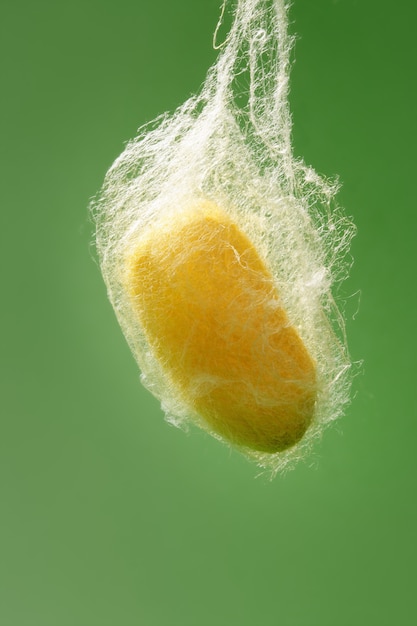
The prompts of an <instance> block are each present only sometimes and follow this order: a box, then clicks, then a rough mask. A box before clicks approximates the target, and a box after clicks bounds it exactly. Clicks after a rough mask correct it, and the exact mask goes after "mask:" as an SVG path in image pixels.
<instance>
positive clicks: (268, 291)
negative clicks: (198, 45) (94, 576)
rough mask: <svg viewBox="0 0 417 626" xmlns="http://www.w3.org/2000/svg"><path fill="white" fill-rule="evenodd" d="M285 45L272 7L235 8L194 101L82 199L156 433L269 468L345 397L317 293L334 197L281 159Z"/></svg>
mask: <svg viewBox="0 0 417 626" xmlns="http://www.w3.org/2000/svg"><path fill="white" fill-rule="evenodd" d="M291 44H292V41H291V39H290V38H289V37H288V34H287V9H286V6H285V3H284V2H283V1H281V0H238V2H237V4H236V6H235V13H234V22H233V25H232V28H231V31H230V33H229V35H228V37H227V39H226V41H225V42H224V44H223V45H222V46H221V47H220V53H219V56H218V60H217V62H216V64H215V65H214V66H213V67H212V68H211V69H210V70H209V72H208V75H207V78H206V81H205V83H204V85H203V87H202V90H201V92H200V93H199V94H198V95H197V96H195V97H192V98H191V99H189V100H188V101H187V102H185V104H184V105H182V106H181V107H180V108H179V109H178V110H177V111H175V112H174V114H172V115H171V116H169V115H166V116H162V117H161V118H159V119H158V120H156V121H155V122H154V123H153V124H151V125H148V126H146V127H145V128H142V129H140V130H139V134H138V136H137V137H136V138H135V139H134V140H132V141H131V142H130V143H129V144H128V145H127V147H126V149H125V151H124V152H123V153H122V154H121V156H120V157H119V158H118V159H117V160H116V162H115V163H114V164H113V166H112V167H111V168H110V170H109V172H108V173H107V176H106V179H105V181H104V185H103V188H102V190H101V192H100V194H99V195H98V197H97V198H96V200H95V201H94V203H93V210H94V215H95V219H96V224H97V231H96V242H97V250H98V253H99V258H100V264H101V269H102V272H103V276H104V279H105V281H106V284H107V287H108V293H109V297H110V300H111V302H112V304H113V306H114V308H115V311H116V314H117V316H118V319H119V321H120V324H121V327H122V329H123V331H124V333H125V336H126V338H127V340H128V342H129V344H130V347H131V349H132V351H133V354H134V355H135V357H136V359H137V361H138V364H139V366H140V369H141V371H142V381H143V383H144V385H145V386H146V387H148V389H149V390H150V391H151V392H152V393H153V394H154V395H155V396H157V397H158V398H159V399H160V400H161V403H162V407H163V409H164V411H165V413H166V416H167V418H168V419H169V420H170V421H171V422H173V423H175V424H176V425H187V424H188V423H190V422H191V423H196V424H198V425H199V426H201V427H202V428H204V429H206V430H208V431H209V432H211V433H212V434H213V435H214V436H216V437H217V438H219V439H222V440H223V441H225V442H228V443H231V444H233V445H235V446H237V447H239V449H240V450H241V451H242V452H244V453H245V454H247V455H248V456H249V457H251V458H253V459H255V460H256V462H257V463H258V464H259V465H260V466H262V467H267V468H270V469H271V470H272V471H273V472H275V471H277V470H279V469H283V468H284V467H286V466H287V465H288V463H290V462H292V461H294V460H295V459H297V458H298V457H299V456H300V455H301V454H303V452H304V451H305V449H306V447H308V446H309V444H310V443H311V441H312V440H313V439H314V438H315V437H317V436H318V435H319V434H320V433H321V431H322V430H323V427H324V426H325V425H326V424H328V423H329V422H331V421H332V420H334V419H335V418H337V417H338V416H339V415H340V414H341V413H342V411H343V407H344V405H345V404H346V402H347V401H348V397H349V385H350V377H349V374H348V372H349V368H350V362H349V357H348V353H347V348H346V344H345V340H344V330H343V320H342V319H341V316H340V315H339V313H338V311H337V309H336V307H335V305H334V302H333V297H332V285H333V284H334V282H335V281H336V280H340V279H341V278H342V277H343V276H344V274H345V273H346V268H345V263H344V256H345V253H346V251H347V250H348V247H349V243H350V239H351V236H352V233H353V227H352V225H351V224H350V223H349V221H348V220H346V219H345V218H344V216H343V214H342V212H341V211H340V209H339V208H338V207H337V205H336V204H335V203H334V200H333V196H334V194H335V192H336V185H334V184H332V183H330V182H328V181H326V180H325V179H323V178H322V177H319V176H318V175H317V174H316V173H315V172H314V171H313V170H312V169H311V168H309V167H307V166H305V165H304V164H303V163H302V162H301V161H300V160H297V159H295V158H294V157H293V155H292V150H291V144H290V131H291V119H290V114H289V109H288V101H287V96H288V78H289V53H290V49H291ZM242 84H244V85H245V86H246V87H245V93H244V98H243V102H242V98H241V96H242V92H241V85H242Z"/></svg>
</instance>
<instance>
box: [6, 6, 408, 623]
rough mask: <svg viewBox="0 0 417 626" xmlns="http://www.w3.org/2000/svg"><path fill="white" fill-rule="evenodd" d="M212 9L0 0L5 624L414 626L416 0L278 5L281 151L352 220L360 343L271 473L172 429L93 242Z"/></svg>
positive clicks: (202, 55)
mask: <svg viewBox="0 0 417 626" xmlns="http://www.w3.org/2000/svg"><path fill="white" fill-rule="evenodd" d="M219 4H220V0H160V1H158V2H156V1H155V2H151V0H146V1H145V0H135V1H133V0H132V1H131V0H118V1H117V2H116V1H115V0H114V1H112V2H109V1H107V0H101V1H100V2H99V1H98V0H92V1H88V0H85V1H83V2H80V1H78V0H77V1H74V2H65V3H63V2H59V1H56V2H52V1H51V2H45V0H39V1H36V2H31V1H29V0H23V1H22V2H12V1H11V0H3V1H2V2H1V3H0V47H1V55H0V59H1V61H0V63H1V65H2V69H1V83H2V85H1V86H2V92H1V101H0V106H1V109H2V111H1V116H0V123H1V178H2V184H1V229H0V236H1V247H0V252H1V255H2V259H1V270H2V307H1V317H2V324H1V329H2V332H1V334H2V339H1V352H0V353H1V368H2V372H1V379H0V380H1V421H0V431H1V432H0V498H1V503H0V505H1V509H0V624H1V626H137V625H140V626H142V625H143V626H313V625H317V626H348V625H349V626H350V625H352V626H356V625H364V626H365V625H366V626H371V625H378V626H391V625H392V626H394V625H395V626H404V625H412V624H415V623H417V607H416V602H417V601H416V599H415V593H416V592H415V589H416V557H417V555H416V527H417V520H416V517H417V515H416V513H417V505H416V475H417V472H416V437H417V426H416V417H417V415H416V414H417V410H416V383H415V374H416V356H415V355H416V332H415V320H416V309H415V305H416V278H415V273H416V265H415V240H416V225H417V221H416V215H417V212H416V199H415V198H416V194H415V189H414V180H415V176H416V174H415V166H416V150H415V145H416V139H417V136H416V114H415V106H416V102H415V101H416V80H415V67H416V55H415V23H416V19H417V9H416V8H415V7H416V5H415V3H414V2H411V1H408V2H399V3H397V4H395V3H392V2H387V1H383V0H379V1H377V0H370V1H366V0H365V1H362V2H361V1H359V0H357V1H355V0H339V1H336V0H294V2H293V7H292V10H291V20H292V22H293V25H292V30H293V32H297V33H298V41H297V44H296V50H295V64H294V67H293V73H292V82H291V108H292V112H293V120H294V146H295V153H296V154H297V155H300V156H303V157H304V158H305V160H306V161H307V163H309V164H311V165H313V167H314V168H315V169H316V170H317V171H319V172H321V173H324V174H326V175H335V174H338V175H339V176H340V179H341V182H342V183H343V189H342V191H341V193H340V196H339V198H340V202H341V204H342V205H343V206H345V208H346V212H347V213H348V214H350V215H352V216H353V217H354V220H355V222H356V224H357V226H358V235H357V237H356V239H355V241H354V245H353V255H354V258H355V263H354V266H353V268H352V272H351V278H350V279H349V281H348V282H347V283H346V284H345V285H344V288H343V294H344V296H346V308H347V315H348V322H347V326H348V336H349V340H350V348H351V352H352V356H353V358H354V360H360V359H363V360H364V365H363V368H362V372H361V375H360V376H358V377H357V379H356V381H355V385H354V394H355V397H354V399H353V402H352V404H351V406H350V407H349V408H348V410H347V414H346V417H344V418H343V419H342V420H340V421H339V422H338V423H337V424H335V425H334V426H333V427H332V428H331V429H330V430H328V431H327V433H326V434H325V436H324V438H323V441H322V442H321V443H319V444H318V445H317V446H316V448H315V451H314V454H313V455H312V456H311V457H309V458H308V459H307V461H306V462H303V463H301V464H300V465H298V466H297V467H296V469H295V470H294V471H292V472H290V473H288V474H287V475H285V476H283V477H282V476H278V477H277V478H276V479H275V480H274V481H273V482H268V481H267V480H266V479H264V478H256V476H257V473H258V472H257V468H256V467H255V466H253V465H251V464H250V463H248V462H247V461H246V460H245V459H244V458H243V457H241V456H240V455H239V454H237V453H235V452H230V451H229V450H228V449H227V448H226V447H224V446H221V445H220V444H219V443H217V442H216V441H215V440H213V439H211V438H210V437H208V436H206V435H205V434H204V433H201V432H199V431H198V432H197V431H194V432H192V433H191V435H189V436H187V435H185V434H184V433H183V432H182V431H180V430H177V429H175V428H173V427H171V426H169V425H168V424H166V423H165V422H164V420H163V416H162V412H161V410H160V408H159V405H158V402H157V401H156V400H154V399H153V398H152V397H151V396H150V395H149V394H148V393H147V392H146V391H145V390H144V389H143V388H142V387H141V385H140V383H139V373H138V371H137V367H136V364H135V362H134V360H133V358H132V356H131V354H130V352H129V350H128V348H127V345H126V343H125V341H124V338H123V336H122V334H121V331H120V329H119V327H118V325H117V322H116V320H115V317H114V314H113V312H112V309H111V307H110V305H109V303H108V301H107V298H106V292H105V288H104V285H103V282H102V279H101V276H100V273H99V270H98V268H97V265H96V264H95V262H94V260H93V257H94V253H93V251H92V246H91V241H92V230H93V228H92V225H91V223H90V222H89V219H88V214H87V205H88V203H89V199H90V198H91V197H92V196H93V194H94V193H95V192H96V191H97V190H98V189H99V187H100V185H101V182H102V179H103V177H104V174H105V172H106V170H107V168H108V167H109V166H110V164H111V163H112V161H113V160H114V159H115V157H116V156H117V155H118V154H119V153H120V152H121V150H122V149H123V145H124V142H125V141H126V140H128V139H129V138H130V137H132V136H134V134H135V131H136V129H137V127H138V126H139V125H140V124H142V123H144V122H145V121H147V120H150V119H152V118H153V117H155V116H156V115H157V114H159V113H161V112H163V111H165V110H172V109H174V108H175V107H176V106H177V105H179V104H180V103H181V102H182V101H183V100H184V99H185V98H186V97H188V96H189V95H190V94H191V93H193V92H196V91H197V90H198V88H199V86H200V84H201V82H202V81H203V79H204V76H205V73H206V70H207V68H208V67H209V65H210V64H211V63H212V62H213V61H214V59H215V52H214V51H213V50H212V47H211V37H212V32H213V30H214V27H215V24H216V21H217V18H218V15H219ZM359 290H360V296H359V295H358V292H359Z"/></svg>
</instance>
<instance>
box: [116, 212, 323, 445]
mask: <svg viewBox="0 0 417 626" xmlns="http://www.w3.org/2000/svg"><path fill="white" fill-rule="evenodd" d="M126 288H127V290H128V292H129V294H130V296H131V298H132V299H133V304H134V309H135V311H136V313H137V315H138V318H139V320H140V323H141V325H142V327H143V329H144V332H145V335H146V338H147V340H148V342H149V345H150V346H151V349H152V351H153V353H154V356H155V357H156V359H157V360H158V362H159V363H160V364H161V366H162V368H163V370H164V373H165V375H166V376H167V377H168V378H169V379H170V381H171V384H172V385H173V386H174V387H176V388H177V390H178V392H179V393H180V395H181V396H182V399H183V402H184V403H185V404H186V405H188V406H189V407H190V409H191V410H192V411H195V412H197V413H198V414H199V415H200V416H202V417H203V419H204V420H205V421H206V422H207V424H208V425H209V427H210V428H212V429H214V431H216V432H217V433H219V434H220V435H222V436H223V437H225V438H226V439H228V440H230V441H231V442H233V443H234V444H237V445H242V446H247V447H249V448H252V449H254V450H258V451H263V452H270V453H273V452H277V451H281V450H284V449H286V448H288V447H290V446H292V445H293V444H295V443H296V442H297V441H299V440H300V439H301V437H302V436H303V434H304V433H305V431H306V429H307V427H308V426H309V424H310V422H311V420H312V417H313V414H314V406H315V401H316V371H315V365H314V363H313V361H312V359H311V357H310V356H309V354H308V352H307V350H306V348H305V346H304V344H303V342H302V340H301V338H300V336H299V334H298V333H297V331H296V330H295V328H294V327H293V326H291V323H290V321H289V320H288V317H287V314H286V312H285V310H284V309H283V308H282V305H281V303H280V300H279V293H278V291H277V289H276V287H275V285H274V280H273V278H272V276H271V273H270V272H269V271H268V269H267V268H266V267H265V264H264V263H263V261H262V260H261V258H260V256H259V255H258V253H257V251H256V249H255V247H254V246H253V244H252V243H251V241H250V240H249V239H248V237H247V236H246V235H245V234H244V233H243V232H242V231H241V230H239V228H238V227H237V225H236V224H235V223H233V221H231V219H230V218H229V217H228V215H227V214H226V213H224V212H222V211H221V210H220V209H219V208H218V207H217V206H216V205H214V204H213V203H202V204H200V205H199V206H196V207H193V208H192V209H191V210H189V211H186V212H185V213H180V214H179V215H178V217H177V218H175V216H174V217H171V219H170V221H169V222H168V223H165V224H162V225H161V224H159V225H157V226H155V227H153V228H151V229H150V232H148V233H147V236H146V237H145V238H144V240H143V241H142V242H141V243H140V244H139V245H138V246H137V248H136V249H134V251H133V252H132V253H131V254H130V255H129V257H128V259H127V274H126Z"/></svg>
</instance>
